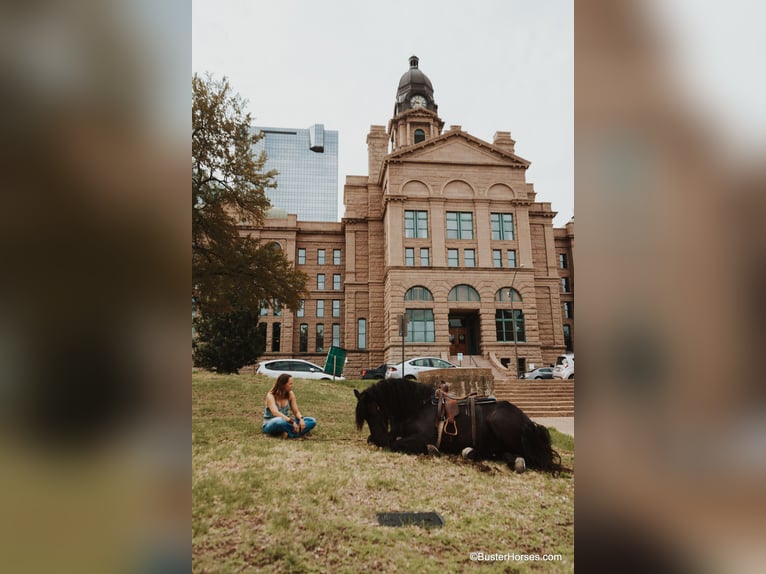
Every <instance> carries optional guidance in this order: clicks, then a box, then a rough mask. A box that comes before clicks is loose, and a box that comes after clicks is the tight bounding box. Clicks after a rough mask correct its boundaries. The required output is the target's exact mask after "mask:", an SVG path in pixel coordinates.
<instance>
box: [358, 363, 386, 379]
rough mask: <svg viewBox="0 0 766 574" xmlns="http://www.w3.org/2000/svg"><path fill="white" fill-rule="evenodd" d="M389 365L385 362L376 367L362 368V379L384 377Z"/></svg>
mask: <svg viewBox="0 0 766 574" xmlns="http://www.w3.org/2000/svg"><path fill="white" fill-rule="evenodd" d="M386 369H388V365H386V364H383V365H380V366H378V367H375V368H374V369H362V379H384V378H385V377H386Z"/></svg>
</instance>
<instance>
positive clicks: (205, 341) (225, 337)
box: [192, 311, 266, 373]
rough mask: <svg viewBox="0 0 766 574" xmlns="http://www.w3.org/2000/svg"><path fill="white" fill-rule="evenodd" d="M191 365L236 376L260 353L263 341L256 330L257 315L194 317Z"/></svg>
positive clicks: (223, 314) (245, 313) (263, 347)
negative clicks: (195, 335)
mask: <svg viewBox="0 0 766 574" xmlns="http://www.w3.org/2000/svg"><path fill="white" fill-rule="evenodd" d="M194 328H195V330H196V333H197V337H196V338H195V339H194V341H193V342H192V349H193V358H194V364H195V365H196V366H197V367H202V368H204V369H210V370H215V371H217V372H219V373H237V372H239V369H240V368H241V367H242V366H244V365H249V364H252V363H254V362H255V360H256V359H257V358H258V357H259V356H260V355H261V353H263V351H264V350H265V348H266V341H265V339H264V338H263V335H262V334H261V333H260V332H259V331H258V315H257V314H253V313H251V312H250V311H234V312H231V313H222V312H215V313H207V314H205V315H198V316H197V317H195V318H194Z"/></svg>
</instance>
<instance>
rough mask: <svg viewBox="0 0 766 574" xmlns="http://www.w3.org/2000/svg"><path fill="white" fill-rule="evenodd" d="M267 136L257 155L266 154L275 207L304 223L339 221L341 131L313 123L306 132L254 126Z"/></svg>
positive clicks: (259, 144)
mask: <svg viewBox="0 0 766 574" xmlns="http://www.w3.org/2000/svg"><path fill="white" fill-rule="evenodd" d="M254 130H255V131H257V132H262V133H263V134H264V137H263V138H262V139H261V141H259V142H258V144H256V146H255V153H257V154H258V153H260V152H261V151H265V152H266V156H267V158H268V159H267V161H266V166H265V169H266V170H271V169H275V170H277V171H278V172H279V175H277V177H276V181H277V188H276V189H268V190H266V196H267V197H268V198H269V200H270V201H271V204H272V205H273V206H274V207H279V208H281V209H284V210H286V211H287V212H288V213H295V214H297V215H298V219H299V220H303V221H338V132H337V131H329V130H325V129H324V125H323V124H314V125H313V126H311V127H309V128H306V129H292V128H267V127H255V128H254Z"/></svg>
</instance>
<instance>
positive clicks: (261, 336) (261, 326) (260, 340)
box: [258, 323, 268, 355]
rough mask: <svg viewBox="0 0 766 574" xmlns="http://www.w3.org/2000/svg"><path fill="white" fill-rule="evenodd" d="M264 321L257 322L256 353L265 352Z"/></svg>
mask: <svg viewBox="0 0 766 574" xmlns="http://www.w3.org/2000/svg"><path fill="white" fill-rule="evenodd" d="M267 341H268V339H267V338H266V323H258V354H259V355H260V354H263V353H265V352H266V342H267Z"/></svg>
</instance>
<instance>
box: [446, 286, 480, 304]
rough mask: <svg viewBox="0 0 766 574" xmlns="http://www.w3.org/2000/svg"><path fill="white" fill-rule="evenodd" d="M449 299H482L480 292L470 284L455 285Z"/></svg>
mask: <svg viewBox="0 0 766 574" xmlns="http://www.w3.org/2000/svg"><path fill="white" fill-rule="evenodd" d="M447 300H448V301H481V297H479V292H478V291H476V289H474V288H473V287H471V286H470V285H455V286H454V287H453V288H452V290H451V291H450V292H449V295H448V296H447Z"/></svg>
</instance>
